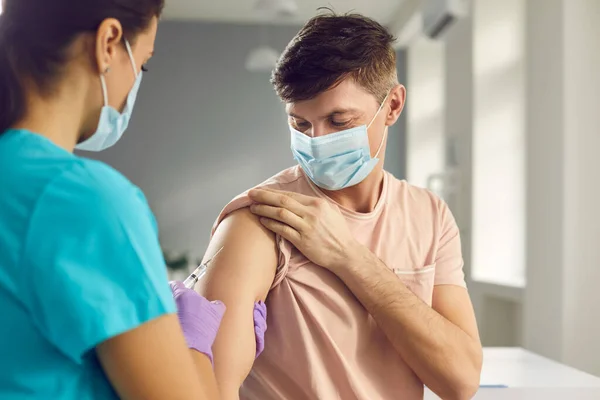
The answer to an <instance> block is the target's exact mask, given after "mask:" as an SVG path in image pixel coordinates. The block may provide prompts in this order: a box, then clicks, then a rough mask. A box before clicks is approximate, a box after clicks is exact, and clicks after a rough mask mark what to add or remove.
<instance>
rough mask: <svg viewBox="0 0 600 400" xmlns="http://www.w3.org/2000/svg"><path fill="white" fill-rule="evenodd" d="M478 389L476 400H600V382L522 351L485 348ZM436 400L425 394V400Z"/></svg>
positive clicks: (429, 393)
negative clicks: (494, 387)
mask: <svg viewBox="0 0 600 400" xmlns="http://www.w3.org/2000/svg"><path fill="white" fill-rule="evenodd" d="M490 385H491V386H507V388H502V389H492V388H486V386H490ZM481 386H482V388H481V389H480V390H479V392H478V394H477V395H476V396H475V399H478V400H480V399H481V400H493V399H515V400H520V399H534V400H535V399H548V400H550V399H577V400H588V399H589V400H600V378H598V377H595V376H593V375H590V374H587V373H585V372H582V371H579V370H576V369H575V368H571V367H568V366H566V365H564V364H560V363H558V362H556V361H552V360H549V359H547V358H545V357H541V356H539V355H537V354H534V353H531V352H529V351H527V350H524V349H521V348H485V349H484V350H483V369H482V372H481ZM437 398H438V397H437V396H435V395H434V394H433V393H432V392H431V391H429V390H425V399H437Z"/></svg>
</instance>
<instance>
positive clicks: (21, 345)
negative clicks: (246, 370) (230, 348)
mask: <svg viewBox="0 0 600 400" xmlns="http://www.w3.org/2000/svg"><path fill="white" fill-rule="evenodd" d="M163 1H164V0H52V1H48V0H6V1H4V4H3V5H4V7H3V8H4V13H3V14H2V15H0V171H1V172H0V321H1V322H0V398H2V399H25V398H26V399H67V400H68V399H77V400H83V399H111V398H124V399H211V400H214V399H216V398H218V393H217V389H216V384H215V378H214V374H213V370H212V365H211V362H212V353H211V346H212V343H213V341H214V338H215V335H216V332H217V330H218V328H219V325H220V321H221V318H222V316H223V313H224V311H225V310H224V306H223V305H222V304H220V303H218V302H217V303H210V302H208V301H207V300H206V299H205V298H203V297H201V296H199V295H197V294H196V293H195V292H194V291H191V290H188V289H185V287H183V286H182V285H181V284H180V283H173V284H172V289H170V288H169V284H168V282H167V276H166V269H165V265H164V261H163V258H162V254H161V251H160V247H159V243H158V239H157V228H156V222H155V220H154V217H153V215H152V213H151V211H150V209H149V207H148V204H147V203H146V200H145V198H144V196H143V194H142V193H141V192H140V190H139V189H137V188H136V187H135V186H133V185H132V184H131V183H130V182H129V181H128V180H127V179H126V178H125V177H123V176H122V175H121V174H119V173H118V172H116V171H115V170H113V169H111V168H110V167H108V166H106V165H104V164H102V163H100V162H96V161H92V160H89V159H85V158H81V157H78V156H76V155H74V154H73V150H74V149H75V148H78V149H82V150H89V151H99V150H103V149H106V148H108V147H110V146H112V145H114V144H115V142H117V140H118V139H119V138H120V137H121V135H122V134H123V132H124V131H125V129H126V128H127V125H128V123H129V118H130V116H131V112H132V110H133V106H134V103H135V100H136V95H137V92H138V89H139V87H140V83H141V80H142V71H145V68H144V64H145V63H146V62H147V61H148V60H149V59H150V57H151V56H152V53H153V50H154V39H155V36H156V31H157V23H158V18H159V16H160V13H161V11H162V8H163ZM140 140H143V138H140ZM132 156H134V155H132Z"/></svg>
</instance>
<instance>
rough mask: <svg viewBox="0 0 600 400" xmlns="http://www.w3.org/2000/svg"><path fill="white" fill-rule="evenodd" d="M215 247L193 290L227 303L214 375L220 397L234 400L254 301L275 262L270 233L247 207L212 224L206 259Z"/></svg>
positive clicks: (248, 349)
mask: <svg viewBox="0 0 600 400" xmlns="http://www.w3.org/2000/svg"><path fill="white" fill-rule="evenodd" d="M220 248H223V250H222V251H221V253H220V254H219V255H218V256H217V257H216V258H215V259H214V260H213V262H212V264H211V266H210V268H209V271H208V274H207V275H206V276H205V278H204V279H203V280H202V281H201V282H200V283H199V285H198V287H197V288H198V289H197V290H198V291H199V292H200V293H201V294H202V295H204V296H205V297H206V298H208V299H209V300H220V301H222V302H223V303H225V305H226V306H227V313H226V314H225V316H224V318H223V320H222V322H221V327H220V329H219V334H218V335H217V339H216V341H215V343H214V345H213V354H214V363H215V374H216V376H217V381H218V382H219V387H220V389H221V393H222V395H223V396H224V397H225V398H235V397H236V396H237V393H238V391H239V388H240V386H241V384H242V382H243V381H244V379H245V378H246V376H247V375H248V373H249V372H250V369H251V368H252V364H253V363H254V359H255V355H256V341H255V335H254V318H253V309H254V304H255V303H256V302H257V301H259V300H264V299H265V298H266V296H267V293H268V292H269V289H270V287H271V284H272V283H273V279H274V277H275V271H276V268H277V264H278V249H277V245H276V243H275V238H274V235H273V234H272V233H271V232H269V231H268V230H267V229H266V228H264V227H263V226H262V225H261V224H260V223H259V221H258V219H257V218H256V217H255V216H254V215H253V214H252V213H251V212H250V210H249V209H241V210H238V211H236V212H234V213H232V214H231V215H229V216H228V217H227V218H226V219H225V220H224V221H223V222H221V224H220V225H219V226H218V227H217V229H216V231H215V233H214V235H213V238H212V240H211V243H210V246H209V250H208V252H207V257H208V256H212V255H213V254H214V253H216V252H217V251H218V250H219V249H220Z"/></svg>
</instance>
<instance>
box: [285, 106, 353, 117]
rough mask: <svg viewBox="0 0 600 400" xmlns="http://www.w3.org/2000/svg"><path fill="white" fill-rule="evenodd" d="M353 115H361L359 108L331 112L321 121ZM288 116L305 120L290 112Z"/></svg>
mask: <svg viewBox="0 0 600 400" xmlns="http://www.w3.org/2000/svg"><path fill="white" fill-rule="evenodd" d="M352 113H354V114H359V113H360V110H359V109H357V108H336V109H334V110H331V111H330V112H329V113H328V114H326V115H323V116H321V117H320V119H326V118H329V117H332V116H334V115H339V114H352ZM288 115H289V116H290V117H293V118H298V119H305V118H304V117H301V116H300V115H297V114H294V113H293V112H289V113H288Z"/></svg>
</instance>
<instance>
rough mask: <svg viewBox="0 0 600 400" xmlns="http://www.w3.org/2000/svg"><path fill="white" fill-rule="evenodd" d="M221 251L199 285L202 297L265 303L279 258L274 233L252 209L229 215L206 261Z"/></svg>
mask: <svg viewBox="0 0 600 400" xmlns="http://www.w3.org/2000/svg"><path fill="white" fill-rule="evenodd" d="M221 248H222V249H223V250H222V251H221V252H220V253H219V255H218V256H217V257H216V258H215V259H214V260H213V261H212V263H211V265H210V268H209V272H208V274H207V276H206V277H205V278H204V279H203V280H202V282H201V284H200V285H198V290H199V291H200V293H201V294H202V295H204V296H206V297H207V298H208V299H211V300H213V299H219V300H222V301H225V300H226V298H227V297H230V292H233V293H231V294H234V293H237V295H238V296H248V297H252V301H257V300H264V299H265V298H266V295H267V293H268V291H269V289H270V287H271V284H272V282H273V279H274V277H275V271H276V269H277V264H278V257H279V256H278V249H277V245H276V242H275V236H274V235H273V233H271V232H270V231H268V230H267V229H266V228H265V227H263V226H262V224H261V223H260V222H259V220H258V218H257V217H256V216H255V215H253V214H252V213H251V212H250V210H249V209H248V208H242V209H239V210H236V211H234V212H232V213H231V214H229V215H227V216H226V217H225V218H224V219H223V221H222V222H221V223H220V224H219V226H218V227H217V228H216V230H215V232H214V234H213V237H212V239H211V242H210V245H209V248H208V251H207V253H206V256H205V258H210V257H212V256H213V255H214V254H215V253H216V252H217V251H219V249H221ZM249 300H250V299H249ZM226 303H227V302H226Z"/></svg>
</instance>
